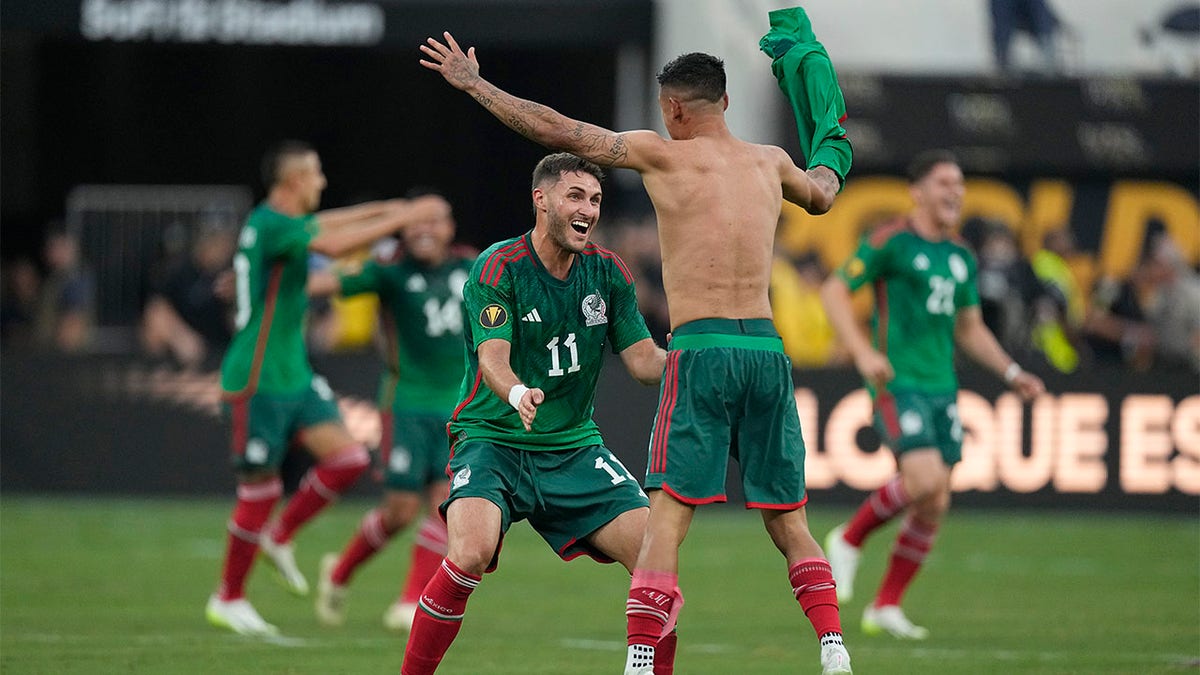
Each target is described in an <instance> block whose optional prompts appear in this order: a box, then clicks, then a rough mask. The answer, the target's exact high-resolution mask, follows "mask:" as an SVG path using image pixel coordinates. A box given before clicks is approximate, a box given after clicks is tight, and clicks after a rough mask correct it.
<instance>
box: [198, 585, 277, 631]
mask: <svg viewBox="0 0 1200 675" xmlns="http://www.w3.org/2000/svg"><path fill="white" fill-rule="evenodd" d="M204 616H205V617H206V618H207V619H208V622H209V623H211V624H212V625H214V626H216V627H217V628H228V629H229V630H231V631H233V632H235V633H237V634H238V635H251V636H255V637H275V636H277V635H279V629H278V628H276V627H275V626H273V625H271V624H269V623H267V622H266V621H265V620H263V618H262V617H261V616H259V614H258V612H257V611H255V609H254V605H251V604H250V601H249V600H247V599H245V598H239V599H237V600H222V599H220V598H219V597H217V596H216V595H213V596H212V597H210V598H209V599H208V605H207V606H206V607H205V608H204Z"/></svg>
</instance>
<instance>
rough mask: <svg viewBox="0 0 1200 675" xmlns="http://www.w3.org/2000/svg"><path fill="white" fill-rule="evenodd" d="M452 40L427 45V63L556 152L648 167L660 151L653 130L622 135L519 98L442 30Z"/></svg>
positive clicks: (516, 128)
mask: <svg viewBox="0 0 1200 675" xmlns="http://www.w3.org/2000/svg"><path fill="white" fill-rule="evenodd" d="M442 36H443V37H444V38H445V40H446V43H445V44H442V43H441V42H439V41H438V40H436V39H434V38H429V39H428V40H427V43H428V44H424V45H421V51H422V52H424V53H425V55H426V56H428V57H429V60H428V61H427V60H425V59H421V65H423V66H425V67H426V68H429V69H430V70H436V71H437V72H439V73H441V75H442V77H444V78H445V79H446V81H447V82H449V83H450V84H451V86H453V87H454V88H456V89H459V90H461V91H464V92H466V93H468V94H470V95H471V97H472V98H474V99H475V100H476V101H477V102H478V103H479V104H480V105H482V106H483V107H484V108H487V110H488V112H490V113H492V114H493V115H495V116H496V119H498V120H500V121H501V122H503V123H504V124H505V125H507V126H508V128H510V129H512V130H513V131H515V132H517V133H519V134H521V135H522V136H524V137H526V138H528V139H530V140H531V141H534V142H536V143H539V144H541V145H544V146H546V147H547V148H550V149H553V150H565V151H567V152H570V153H572V154H575V155H578V156H580V157H583V158H584V159H588V160H591V161H593V162H595V163H597V164H599V165H601V166H606V167H614V166H615V167H622V168H627V169H634V170H637V171H642V170H644V169H648V168H651V166H652V164H653V162H654V160H655V157H656V153H657V151H658V150H659V149H661V147H663V144H664V143H665V141H664V140H663V139H662V137H661V136H659V135H658V134H656V133H654V132H653V131H629V132H624V133H617V132H615V131H610V130H608V129H605V128H603V127H599V126H596V125H595V124H589V123H587V122H580V121H579V120H573V119H571V118H569V117H567V116H565V115H563V114H561V113H559V112H558V111H556V110H554V109H553V108H550V107H548V106H544V105H542V104H540V103H537V102H534V101H529V100H526V99H523V98H517V97H516V96H513V95H512V94H509V93H508V92H506V91H504V90H503V89H500V88H499V87H497V86H496V85H494V84H492V83H491V82H488V81H487V80H485V79H483V77H482V76H480V74H479V61H478V60H476V58H475V48H474V47H471V48H469V49H468V50H467V51H466V53H463V51H462V49H461V48H460V47H459V46H458V42H457V41H455V39H454V37H453V36H452V35H450V33H448V32H447V33H442Z"/></svg>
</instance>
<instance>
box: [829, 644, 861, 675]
mask: <svg viewBox="0 0 1200 675" xmlns="http://www.w3.org/2000/svg"><path fill="white" fill-rule="evenodd" d="M853 672H854V671H852V670H850V654H849V653H847V652H846V647H845V646H843V645H841V644H828V645H822V646H821V675H834V673H853Z"/></svg>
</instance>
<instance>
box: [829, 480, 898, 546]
mask: <svg viewBox="0 0 1200 675" xmlns="http://www.w3.org/2000/svg"><path fill="white" fill-rule="evenodd" d="M911 501H912V500H911V499H909V496H908V493H907V492H905V491H904V484H903V483H901V482H900V476H895V477H893V478H892V479H891V480H890V481H888V482H887V484H886V485H884V486H883V487H881V488H879V489H878V490H876V491H874V492H872V493H871V495H870V496H869V497H867V499H866V501H864V502H863V503H862V506H860V507H858V512H857V513H855V514H854V517H853V518H851V519H850V523H849V524H848V525H847V526H846V532H845V533H844V534H843V535H842V538H843V539H845V540H846V543H848V544H850V545H851V546H854V547H855V548H857V547H860V546H862V544H863V540H865V539H866V538H867V535H869V534H871V532H873V531H875V530H876V529H877V528H878V527H879V526H881V525H883V524H884V523H886V522H888V521H889V520H891V519H892V518H894V517H895V516H896V514H897V513H900V512H901V511H903V510H904V509H905V507H907V506H908V505H909V503H910V502H911Z"/></svg>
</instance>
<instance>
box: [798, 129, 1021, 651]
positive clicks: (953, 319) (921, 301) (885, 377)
mask: <svg viewBox="0 0 1200 675" xmlns="http://www.w3.org/2000/svg"><path fill="white" fill-rule="evenodd" d="M908 178H909V183H910V186H911V194H912V198H913V202H914V208H913V210H912V212H911V213H910V214H909V215H908V216H907V217H902V218H898V219H896V220H894V221H892V222H889V223H886V224H884V225H882V226H880V227H879V228H877V229H876V230H875V231H873V232H871V233H869V234H868V235H867V236H866V237H864V238H863V240H862V243H861V244H860V245H859V247H858V251H857V252H856V253H855V254H854V256H853V257H852V258H850V259H849V260H848V261H847V262H846V263H845V264H844V265H843V266H842V267H841V269H839V270H838V271H837V273H836V274H834V275H833V276H831V277H830V278H829V280H828V281H826V282H825V285H824V287H823V288H822V289H821V296H822V300H823V301H824V304H825V309H826V311H827V312H828V313H829V320H830V322H831V323H832V324H833V326H834V329H835V330H836V331H837V333H838V335H839V336H840V337H841V339H842V341H843V343H844V344H845V345H846V347H847V349H848V350H849V352H850V354H851V355H852V356H853V358H854V364H855V366H856V367H857V368H858V371H859V373H861V374H862V376H863V379H864V380H866V385H867V388H868V389H869V391H870V392H871V395H872V397H873V399H874V401H875V427H876V429H878V430H879V433H880V434H881V436H882V437H883V439H884V441H885V442H886V443H887V445H888V447H890V448H891V449H892V451H893V452H895V453H896V457H897V459H896V463H897V464H898V465H899V474H898V475H897V476H896V477H894V478H893V479H892V480H891V481H889V482H888V483H887V484H886V485H884V486H883V487H881V488H879V489H878V490H876V491H875V492H873V493H871V495H870V496H869V497H868V498H867V499H866V501H864V502H863V504H862V506H861V507H860V508H859V509H858V512H857V513H855V514H854V518H853V519H851V520H850V522H849V523H847V524H843V525H840V526H838V527H837V528H835V529H834V530H833V532H831V533H830V535H829V538H828V539H827V540H826V543H825V550H826V551H827V552H828V553H829V561H830V562H831V563H832V565H833V575H834V578H836V579H837V590H838V598H839V599H840V600H842V601H848V600H849V599H850V598H851V596H852V595H853V592H854V574H855V570H856V569H857V567H858V560H859V553H860V549H861V547H862V544H863V541H864V540H865V539H866V538H867V535H869V534H870V533H871V532H873V531H874V530H875V529H876V528H878V527H879V526H881V525H883V524H884V523H886V522H888V521H889V520H891V519H892V518H894V517H895V516H897V515H899V514H900V513H906V514H907V518H906V519H905V521H904V524H903V525H902V526H901V528H900V534H899V536H898V537H897V538H896V545H895V547H894V548H893V549H892V556H891V559H890V561H889V563H888V568H887V572H886V573H885V574H884V578H883V585H882V586H881V587H880V589H879V593H878V594H877V595H876V596H875V601H874V602H873V603H872V604H871V605H870V606H868V607H867V608H866V611H865V612H864V613H863V631H864V632H866V633H868V634H878V633H881V632H883V631H887V632H888V633H891V634H892V635H894V636H896V637H898V638H905V639H913V640H921V639H924V638H925V637H926V636H927V635H928V634H929V631H928V630H926V629H925V628H923V627H921V626H916V625H914V624H913V623H912V622H911V621H909V619H908V617H906V616H905V614H904V612H903V611H902V610H901V609H900V598H901V596H903V595H904V591H905V589H907V588H908V585H909V583H910V582H911V581H912V579H913V577H914V576H915V575H916V573H917V571H918V570H920V568H921V564H922V562H924V560H925V556H926V555H928V554H929V550H930V549H931V548H932V547H933V542H934V539H935V538H936V536H937V531H938V526H939V525H940V524H941V522H942V518H943V517H944V516H945V513H946V510H947V509H948V508H949V507H950V471H951V469H952V468H953V466H954V465H955V464H956V463H957V462H958V461H959V460H960V459H961V458H962V432H963V429H962V422H961V420H959V417H958V408H957V405H956V401H957V399H958V379H957V377H956V375H955V372H954V345H955V343H957V344H958V346H959V347H961V348H962V349H963V351H965V352H966V353H967V355H968V356H970V357H971V358H972V359H974V360H975V361H977V362H979V363H980V364H982V365H983V366H984V367H986V368H988V369H990V370H992V371H993V372H995V373H997V374H998V375H1000V376H1002V377H1003V378H1004V381H1005V382H1007V383H1008V385H1009V386H1011V387H1012V388H1013V389H1015V390H1016V391H1017V392H1018V393H1020V394H1021V396H1023V397H1024V398H1026V399H1031V398H1033V397H1035V396H1037V395H1038V394H1041V393H1042V392H1043V391H1044V390H1045V389H1044V387H1043V385H1042V381H1041V380H1040V379H1039V378H1038V377H1037V376H1036V375H1033V374H1031V373H1027V372H1025V371H1023V370H1022V369H1021V367H1020V366H1019V365H1017V363H1016V362H1015V361H1013V359H1012V358H1011V357H1009V355H1008V354H1006V353H1005V352H1004V349H1003V348H1001V347H1000V344H999V343H998V342H997V341H996V338H995V337H994V336H993V335H992V333H991V331H989V330H988V328H987V326H986V325H985V324H984V322H983V317H982V314H981V313H980V310H979V292H978V290H977V289H976V287H975V270H976V266H975V258H974V256H973V255H972V254H971V251H970V250H968V249H967V248H966V246H965V244H963V243H960V241H959V240H957V239H956V238H955V237H954V234H953V229H954V227H955V226H957V225H958V219H959V214H960V212H961V210H962V200H963V192H964V187H963V174H962V170H961V169H960V168H959V166H958V162H957V160H956V159H955V157H954V155H952V154H950V153H949V152H946V151H943V150H932V151H928V152H926V153H923V154H921V155H919V156H917V157H916V158H914V160H913V162H912V164H911V166H910V167H909V171H908ZM867 283H871V284H873V285H874V288H875V312H874V319H873V321H872V326H873V330H872V336H871V337H870V338H869V339H868V337H867V336H866V334H865V333H864V332H863V331H862V330H861V329H860V328H859V326H858V324H857V322H856V321H855V318H854V313H853V309H852V308H851V300H850V292H851V291H853V290H855V289H857V288H859V287H861V286H863V285H864V284H867Z"/></svg>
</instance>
